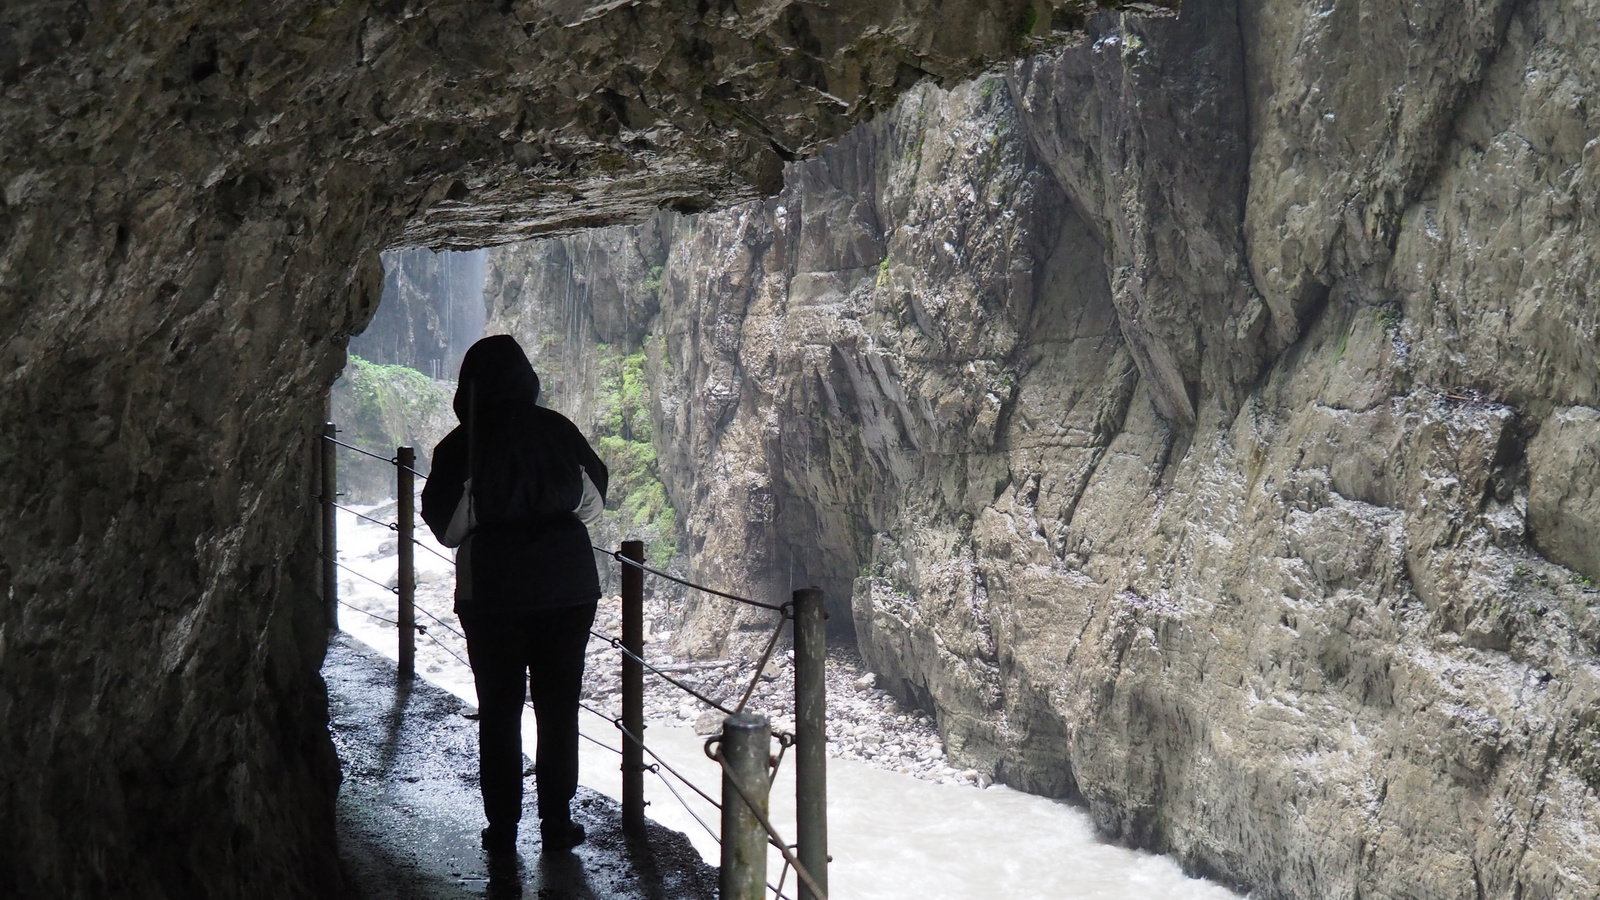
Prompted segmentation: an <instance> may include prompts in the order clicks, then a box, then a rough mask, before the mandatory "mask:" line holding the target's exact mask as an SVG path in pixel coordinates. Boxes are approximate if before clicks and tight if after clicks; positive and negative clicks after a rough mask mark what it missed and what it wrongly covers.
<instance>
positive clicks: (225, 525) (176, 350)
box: [0, 0, 1163, 897]
mask: <svg viewBox="0 0 1600 900" xmlns="http://www.w3.org/2000/svg"><path fill="white" fill-rule="evenodd" d="M1108 5H1116V4H1108ZM1134 5H1137V6H1140V7H1143V8H1147V9H1155V8H1158V7H1160V6H1162V5H1163V4H1160V3H1156V4H1134ZM1093 6H1094V4H1092V3H1080V2H1061V3H1057V2H1048V3H1035V2H1022V0H1014V2H999V3H978V2H971V3H967V2H956V3H923V2H888V3H864V4H834V5H831V6H830V5H828V4H809V3H790V2H754V3H744V2H739V3H734V2H713V3H686V2H666V3H605V4H599V3H589V2H554V3H545V2H499V3H483V2H432V3H420V2H405V0H401V2H375V3H350V2H333V3H327V2H296V0H290V2H285V3H273V4H227V3H205V2H180V3H175V4H164V5H154V4H151V5H145V4H134V5H132V6H128V5H119V4H109V3H97V2H84V3H78V2H23V3H12V4H7V5H6V7H5V9H4V10H3V11H0V98H3V99H0V122H3V126H0V135H3V136H0V183H3V185H4V202H3V204H0V235H3V237H0V248H3V249H0V335H4V339H3V340H4V350H3V358H4V362H3V364H0V369H3V371H4V372H5V375H4V379H5V387H4V389H3V391H0V395H3V396H0V416H3V418H4V420H5V421H6V423H7V424H6V425H5V427H4V429H3V430H0V434H3V437H0V470H3V472H4V474H3V475H0V498H3V499H0V506H3V508H4V509H5V510H6V512H5V514H4V517H3V519H0V721H3V722H4V723H5V727H4V736H3V737H0V843H3V844H4V845H5V847H6V852H5V853H3V854H0V893H5V894H7V895H8V896H139V897H156V896H171V897H179V896H211V897H249V896H272V897H282V896H307V897H309V896H336V895H337V894H338V892H339V887H338V873H337V868H336V860H335V855H334V848H333V823H332V798H333V796H334V792H335V790H336V787H337V784H336V783H337V778H338V770H337V764H336V761H335V759H334V757H333V751H332V747H331V744H330V743H329V740H328V736H327V731H326V699H325V695H324V690H323V687H322V684H321V680H320V678H319V676H318V674H317V669H318V665H319V661H320V659H321V657H322V653H323V646H324V642H325V635H324V631H323V625H322V621H321V618H320V612H319V610H320V601H319V600H318V597H317V592H318V587H317V580H316V575H315V573H316V567H315V554H316V550H315V536H314V531H313V528H314V504H313V503H312V502H311V494H312V492H313V490H314V487H313V481H312V478H313V468H312V464H311V461H312V449H313V446H312V443H311V441H312V438H311V436H312V434H313V427H314V425H315V423H317V422H318V421H319V420H320V419H321V417H322V416H323V406H324V402H325V394H326V390H327V388H328V385H329V384H330V383H331V382H332V380H333V378H334V377H335V375H336V374H337V372H338V370H339V368H340V367H341V366H342V364H343V361H344V347H345V344H346V341H347V340H348V338H349V336H350V335H351V334H352V333H355V332H358V331H360V330H361V328H362V327H363V326H364V324H365V323H366V321H367V320H368V318H369V317H370V316H371V315H372V312H373V309H374V307H375V305H376V303H377V300H378V291H379V289H380V287H381V280H382V273H381V270H380V268H379V265H378V257H377V254H378V251H380V250H382V249H384V248H386V247H390V246H424V245H425V246H431V247H436V248H441V247H475V246H486V245H491V244H495V243H499V242H504V241H507V240H512V239H515V238H520V237H526V236H531V235H539V234H559V233H562V232H566V231H571V230H573V229H580V228H587V227H591V226H596V225H604V224H614V223H622V222H628V221H635V220H637V219H639V218H641V217H642V216H644V215H646V214H648V213H649V212H651V211H653V210H655V209H658V208H662V207H667V208H675V209H680V210H699V209H705V208H710V207H714V206H718V205H723V204H727V203H730V202H733V201H737V200H742V199H747V198H752V197H757V196H761V195H764V194H769V193H772V192H773V191H775V190H776V189H777V188H778V187H779V186H780V185H781V180H782V167H783V164H784V162H785V161H786V160H789V159H794V158H800V157H804V156H807V155H810V154H813V153H815V152H816V150H817V148H819V147H820V146H822V145H824V144H825V143H826V142H827V141H828V140H830V139H832V138H834V137H836V136H838V135H839V134H841V133H843V132H844V131H845V130H846V129H847V128H848V127H849V126H850V125H852V124H853V123H855V122H858V121H861V120H863V119H865V118H867V117H869V116H870V115H871V114H872V113H873V112H874V111H875V110H876V109H878V108H880V107H883V106H884V105H886V104H887V103H890V102H892V101H893V99H894V98H895V97H897V96H898V95H899V94H900V93H901V92H903V91H904V90H905V89H907V88H908V87H910V86H911V85H913V84H915V83H917V82H919V81H922V80H925V79H929V78H932V79H935V80H946V81H948V80H955V79H961V78H965V77H970V76H971V75H973V74H975V73H977V72H979V71H981V70H982V69H983V68H984V67H986V66H988V65H990V64H992V63H994V62H995V61H997V60H1001V59H1004V58H1008V57H1013V56H1015V55H1017V54H1019V53H1021V52H1023V51H1024V50H1025V49H1026V48H1028V47H1030V46H1039V45H1044V44H1048V43H1051V42H1058V41H1060V40H1062V39H1063V38H1065V37H1069V36H1071V35H1073V34H1074V33H1076V32H1077V31H1078V30H1079V29H1081V26H1082V23H1083V21H1084V17H1085V15H1086V14H1087V13H1089V12H1091V11H1092V7H1093Z"/></svg>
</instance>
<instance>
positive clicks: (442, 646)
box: [417, 628, 472, 669]
mask: <svg viewBox="0 0 1600 900" xmlns="http://www.w3.org/2000/svg"><path fill="white" fill-rule="evenodd" d="M417 630H418V631H420V632H421V633H422V634H423V635H424V636H425V637H427V639H428V640H430V641H433V642H434V643H435V644H438V645H439V649H440V650H443V651H444V652H446V653H448V654H450V655H451V656H454V657H455V658H456V662H458V663H461V664H462V665H463V666H466V667H467V668H468V669H471V668H472V663H469V662H467V661H466V660H464V659H462V658H461V654H459V653H457V652H455V651H454V650H451V649H450V648H449V647H447V646H445V643H444V641H441V640H439V639H438V638H436V637H434V636H433V634H432V633H430V632H429V631H428V630H427V629H426V628H418V629H417Z"/></svg>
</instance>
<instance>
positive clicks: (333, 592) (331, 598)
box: [317, 422, 339, 631]
mask: <svg viewBox="0 0 1600 900" xmlns="http://www.w3.org/2000/svg"><path fill="white" fill-rule="evenodd" d="M338 433H339V429H337V428H335V427H333V423H332V422H324V423H322V437H321V438H320V439H318V441H317V443H319V444H321V445H322V447H321V448H320V449H321V450H322V609H323V616H324V618H326V620H327V622H328V630H329V631H338V630H339V567H338V559H339V520H338V518H337V513H338V509H336V508H335V507H334V505H333V504H334V499H333V498H334V497H335V496H336V495H337V494H338V493H339V470H338V461H337V458H336V456H335V454H336V453H337V451H338V449H339V446H338V445H337V444H335V443H334V442H333V441H334V435H336V434H338Z"/></svg>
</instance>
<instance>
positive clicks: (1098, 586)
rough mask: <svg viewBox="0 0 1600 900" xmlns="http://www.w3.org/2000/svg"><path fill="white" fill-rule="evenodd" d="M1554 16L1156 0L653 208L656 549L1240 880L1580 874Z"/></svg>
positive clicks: (1591, 619) (1590, 606)
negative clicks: (731, 183)
mask: <svg viewBox="0 0 1600 900" xmlns="http://www.w3.org/2000/svg"><path fill="white" fill-rule="evenodd" d="M1597 23H1600V6H1596V4H1595V3H1594V2H1592V0H1528V2H1524V3H1522V4H1515V5H1514V4H1510V3H1477V4H1467V5H1465V6H1463V5H1461V4H1459V3H1455V2H1438V3H1432V2H1425V3H1419V4H1412V5H1411V6H1408V7H1405V8H1404V9H1400V8H1391V7H1381V8H1380V7H1376V6H1372V5H1368V4H1362V3H1358V2H1354V0H1333V2H1329V3H1310V2H1301V0H1241V2H1233V0H1190V2H1189V3H1187V4H1186V6H1185V9H1184V12H1183V14H1182V16H1181V18H1180V19H1179V20H1177V21H1176V22H1144V21H1119V20H1114V19H1106V20H1103V21H1098V22H1096V23H1095V25H1094V27H1093V28H1092V30H1091V35H1090V40H1089V41H1088V42H1086V43H1085V44H1084V45H1083V46H1080V47H1076V48H1072V49H1069V50H1065V51H1062V52H1059V53H1055V54H1051V55H1046V56H1041V57H1037V58H1034V59H1031V60H1029V61H1027V62H1025V63H1021V64H1018V65H1016V66H1015V67H1014V68H1012V69H1010V70H1009V71H1008V72H1007V73H1006V74H1005V77H1004V79H1003V80H997V79H988V80H983V81H980V82H978V83H975V84H971V85H967V86H963V87H960V88H958V89H955V90H953V91H949V92H945V91H939V90H933V89H927V90H920V91H917V92H915V93H913V94H912V95H911V96H909V97H908V98H907V99H906V100H905V101H903V103H902V104H901V106H900V107H899V108H898V109H897V110H896V111H895V113H894V114H893V115H890V116H887V117H884V118H882V119H880V120H878V121H876V122H874V123H871V124H869V125H867V126H864V127H862V128H860V129H858V130H857V131H856V132H854V133H853V134H852V135H851V136H850V137H849V138H848V139H847V140H845V141H844V142H842V143H841V144H840V145H839V146H837V147H835V148H833V149H831V150H829V151H827V152H826V153H824V154H822V155H821V156H820V157H819V158H818V159H816V160H813V161H809V162H806V163H803V164H799V165H795V166H791V167H790V168H789V171H788V185H789V186H788V188H787V189H786V190H785V192H784V193H783V194H781V195H780V196H779V197H777V198H775V199H773V200H769V201H765V202H763V203H760V204H753V205H749V206H746V207H743V208H740V209H736V210H730V211H727V212H722V213H715V214H706V215H700V216H696V217H692V218H687V219H682V220H679V221H678V222H676V223H674V224H673V226H672V231H671V235H670V238H669V241H668V251H667V257H666V263H665V269H664V274H663V279H662V284H661V295H660V305H659V313H658V314H657V318H656V320H655V321H654V322H652V323H651V324H650V328H651V329H652V332H653V333H654V334H656V335H658V336H659V337H660V338H661V340H660V344H659V347H658V348H657V349H655V350H653V351H652V356H651V359H652V363H653V369H652V371H653V373H654V377H655V379H656V389H657V391H658V395H659V398H660V408H659V411H658V414H659V416H660V421H659V422H658V423H657V434H658V444H659V451H660V453H661V456H662V459H663V474H664V477H665V478H666V480H667V484H668V487H669V489H670V491H671V494H672V496H673V499H674V501H675V502H676V503H677V504H678V505H679V508H680V509H683V510H684V511H685V521H684V527H685V530H686V536H687V538H688V541H689V549H690V551H691V553H692V557H691V568H692V570H693V571H694V574H696V575H697V576H698V577H701V578H705V579H708V580H714V581H717V582H720V583H724V584H728V585H730V586H733V587H735V588H737V589H742V590H748V591H752V592H755V593H757V594H770V595H780V594H782V593H783V592H784V591H786V590H787V589H788V587H789V586H790V585H791V583H792V584H802V583H812V582H816V583H821V584H823V585H824V586H825V587H826V588H827V589H828V591H829V593H830V597H831V598H832V599H833V601H834V602H835V603H836V604H839V603H842V600H843V598H844V597H845V596H849V597H850V598H851V609H852V612H853V617H854V622H855V625H856V629H857V638H858V640H859V643H860V646H861V649H862V652H863V654H864V655H865V656H866V658H867V660H868V661H869V663H870V664H871V665H872V666H873V667H874V668H875V669H876V670H877V671H879V672H880V673H881V674H882V675H883V676H886V678H885V679H884V682H885V683H886V684H887V685H888V686H891V687H892V688H894V689H896V690H898V691H900V692H902V693H904V694H906V695H908V696H909V697H910V698H911V699H913V700H915V701H917V702H920V703H922V704H924V705H930V706H932V707H934V708H935V709H936V710H937V712H938V717H939V723H940V728H941V730H942V731H943V732H944V735H945V737H946V740H947V745H948V747H949V748H950V751H951V752H952V754H954V755H956V756H957V757H960V758H964V759H965V760H966V761H967V762H969V763H970V764H972V765H975V766H978V767H980V768H983V769H985V770H987V771H990V772H992V773H994V774H995V775H996V776H998V777H999V778H1000V779H1001V780H1004V781H1007V782H1009V783H1011V784H1014V785H1017V786H1020V787H1023V788H1026V789H1029V790H1033V791H1038V792H1043V793H1048V794H1053V795H1059V796H1068V797H1076V798H1079V799H1081V800H1082V801H1084V802H1085V803H1087V804H1088V806H1089V807H1090V809H1091V812H1092V814H1093V815H1094V817H1095V819H1096V821H1097V822H1098V823H1099V824H1100V826H1101V827H1102V828H1103V829H1104V830H1105V831H1107V832H1108V833H1109V834H1112V835H1115V836H1117V837H1120V838H1122V839H1124V840H1127V841H1130V842H1132V843H1135V844H1139V845H1143V846H1149V847H1154V848H1158V849H1164V850H1169V851H1172V852H1174V853H1176V854H1178V855H1179V857H1180V858H1181V859H1182V860H1183V861H1184V862H1185V863H1186V864H1187V865H1188V866H1190V867H1191V868H1192V869H1194V870H1196V871H1199V872H1205V873H1211V874H1214V875H1217V876H1218V877H1221V878H1223V879H1225V880H1227V881H1230V882H1233V883H1237V884H1242V885H1248V886H1252V887H1254V888H1256V889H1257V890H1258V891H1259V892H1260V896H1267V897H1358V896H1366V897H1371V896H1406V897H1430V898H1463V900H1466V898H1477V897H1494V896H1517V897H1587V896H1591V895H1592V891H1593V885H1594V884H1596V883H1600V852H1597V850H1596V847H1600V826H1597V824H1596V823H1597V822H1600V750H1597V749H1596V748H1597V747H1600V669H1597V668H1596V665H1595V658H1596V651H1597V649H1600V619H1597V613H1600V590H1597V588H1596V584H1595V582H1596V580H1597V579H1600V556H1597V555H1596V553H1595V551H1594V546H1595V543H1594V536H1595V535H1596V534H1600V493H1597V492H1596V490H1595V488H1594V484H1595V478H1596V475H1597V473H1600V411H1597V407H1600V396H1597V393H1600V365H1597V359H1596V352H1597V339H1600V321H1597V319H1600V313H1597V311H1596V309H1597V307H1596V299H1595V294H1594V287H1593V285H1594V284H1595V283H1596V276H1597V275H1600V272H1597V271H1596V267H1597V265H1600V263H1597V259H1600V252H1597V249H1596V248H1597V247H1600V206H1597V204H1600V180H1597V179H1600V106H1597V105H1596V101H1595V99H1594V98H1595V96H1596V92H1597V91H1600V25H1597ZM835 609H836V610H838V611H842V609H841V607H840V606H837V605H836V606H835ZM701 621H702V627H701V628H699V629H698V630H691V631H688V632H684V633H681V634H680V638H684V639H685V640H686V642H687V648H688V649H691V650H695V651H699V652H704V653H718V652H722V651H723V650H724V649H725V647H726V645H727V644H728V642H730V641H734V642H736V641H738V640H740V639H741V638H740V635H739V628H740V626H741V625H744V624H746V623H743V622H738V621H730V620H729V618H728V615H727V612H726V610H725V608H724V607H722V606H720V605H708V606H707V607H705V609H704V610H703V611H702V616H701Z"/></svg>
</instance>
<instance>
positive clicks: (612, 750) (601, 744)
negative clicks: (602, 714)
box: [578, 731, 622, 756]
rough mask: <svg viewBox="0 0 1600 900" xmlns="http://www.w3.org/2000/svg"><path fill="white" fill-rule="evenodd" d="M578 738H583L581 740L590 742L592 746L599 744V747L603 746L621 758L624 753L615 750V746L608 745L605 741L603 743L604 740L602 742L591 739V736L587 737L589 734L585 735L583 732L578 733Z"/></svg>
mask: <svg viewBox="0 0 1600 900" xmlns="http://www.w3.org/2000/svg"><path fill="white" fill-rule="evenodd" d="M578 737H581V738H583V739H584V740H586V741H588V742H589V743H591V744H598V745H599V746H601V747H604V748H606V749H607V750H610V751H611V752H612V753H615V754H617V755H618V756H621V755H622V751H621V750H618V749H617V748H615V747H613V746H611V745H610V744H608V743H606V742H605V741H602V740H600V739H598V738H592V737H589V736H588V735H587V734H584V733H583V732H581V731H580V732H578Z"/></svg>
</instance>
